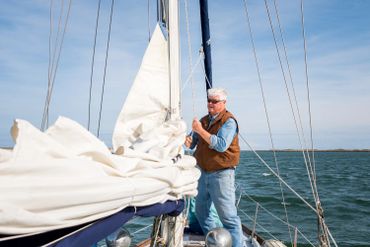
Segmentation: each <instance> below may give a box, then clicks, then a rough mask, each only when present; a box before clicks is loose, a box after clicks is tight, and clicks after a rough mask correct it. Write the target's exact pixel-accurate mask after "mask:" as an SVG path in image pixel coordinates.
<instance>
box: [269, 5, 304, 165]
mask: <svg viewBox="0 0 370 247" xmlns="http://www.w3.org/2000/svg"><path fill="white" fill-rule="evenodd" d="M273 3H274V9H275V14H276V19H277V22H278V27H279V33H280V39H281V44H282V46H283V51H284V58H285V62H286V65H287V70H288V75H289V81H290V85H291V88H292V94H293V96H294V97H293V99H294V106H295V108H296V111H297V118H298V120H299V122H298V123H297V120H296V116H295V112H294V110H293V107H292V104H291V103H290V105H291V110H292V113H293V118H294V124H295V127H296V131H297V135H298V139H299V143H300V146H301V149H302V154H303V159H304V162H305V165H306V166H307V165H308V164H307V161H308V162H309V163H310V164H311V159H310V156H309V153H308V148H307V143H306V138H305V135H304V131H303V124H302V118H301V114H300V110H299V106H298V100H297V96H296V95H297V94H296V92H295V87H294V83H293V77H292V72H291V69H290V63H289V59H288V53H287V49H286V46H285V41H284V36H283V29H282V27H281V23H280V15H279V11H278V7H277V4H276V0H274V2H273ZM286 89H287V90H288V87H287V85H286ZM289 99H290V97H289ZM289 102H290V101H289ZM298 126H299V127H300V130H299V128H298ZM301 135H302V136H301ZM302 140H303V143H302Z"/></svg>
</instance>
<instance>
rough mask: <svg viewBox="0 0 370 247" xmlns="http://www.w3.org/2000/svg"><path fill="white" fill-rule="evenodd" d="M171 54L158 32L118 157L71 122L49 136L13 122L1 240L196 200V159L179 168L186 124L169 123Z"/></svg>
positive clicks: (123, 124) (60, 123)
mask: <svg viewBox="0 0 370 247" xmlns="http://www.w3.org/2000/svg"><path fill="white" fill-rule="evenodd" d="M166 49H167V48H166V40H165V39H164V37H163V34H162V32H161V30H160V28H158V27H157V28H156V31H155V32H154V34H153V37H152V40H151V42H150V44H149V46H148V49H147V51H146V53H145V56H144V59H143V62H142V66H141V68H140V70H139V73H138V75H137V77H136V79H135V82H134V84H133V86H132V89H131V91H130V93H129V96H128V97H127V100H126V103H125V105H124V107H123V110H122V112H121V114H120V116H119V117H118V120H117V124H116V127H115V131H114V136H113V143H114V150H115V151H116V150H117V151H119V152H116V153H114V154H112V153H111V151H110V149H109V148H108V147H107V146H106V145H105V144H104V143H103V142H101V141H100V140H99V139H98V138H96V137H95V136H94V135H93V134H91V133H90V132H89V131H87V130H86V129H85V128H84V127H83V126H81V125H79V124H78V123H77V122H75V121H73V120H71V119H68V118H66V117H59V118H58V119H57V121H56V122H55V124H54V125H53V126H51V127H50V128H49V129H48V130H46V131H45V132H41V131H40V130H38V129H37V128H35V127H34V126H33V125H32V124H30V123H29V122H27V121H25V120H20V119H17V120H15V123H14V125H13V127H12V137H13V139H14V141H15V143H16V144H15V146H14V148H13V150H12V151H9V150H1V149H0V195H1V196H0V234H28V233H37V232H45V231H50V230H54V229H60V228H65V227H70V226H74V225H79V224H83V223H86V222H90V221H93V220H96V219H100V218H103V217H106V216H108V215H112V214H114V213H116V212H118V211H120V210H122V209H123V208H126V207H128V206H146V205H151V204H154V203H159V202H165V201H167V200H177V199H179V198H181V197H183V196H184V195H191V196H193V195H196V193H197V190H196V188H197V180H198V178H199V176H200V172H199V170H198V169H197V168H196V167H195V160H194V158H193V157H190V156H186V155H182V158H181V159H179V161H178V162H176V163H174V160H175V159H174V157H177V158H178V157H179V154H180V155H181V154H182V144H183V142H184V137H185V124H184V122H183V121H181V120H171V121H167V118H166V114H167V110H166V106H167V105H168V100H169V94H168V74H167V73H168V61H167V54H166V52H167V51H166ZM166 87H167V89H166Z"/></svg>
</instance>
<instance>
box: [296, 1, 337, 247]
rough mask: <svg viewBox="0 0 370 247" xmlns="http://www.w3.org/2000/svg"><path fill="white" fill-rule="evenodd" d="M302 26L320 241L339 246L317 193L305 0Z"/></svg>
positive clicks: (313, 178) (312, 170)
mask: <svg viewBox="0 0 370 247" xmlns="http://www.w3.org/2000/svg"><path fill="white" fill-rule="evenodd" d="M301 25H302V39H303V48H304V62H305V76H306V88H307V90H306V91H307V101H308V102H307V103H308V114H309V125H310V141H311V153H312V162H313V169H312V168H311V173H312V180H313V184H314V186H315V192H316V197H317V200H316V207H317V209H318V211H319V212H320V213H319V214H318V221H319V224H320V225H321V229H322V231H323V234H324V236H323V237H324V238H320V236H319V239H320V241H323V242H325V243H326V244H328V245H329V247H330V241H329V236H330V238H331V239H332V241H333V243H334V245H335V246H337V243H336V241H335V239H334V238H333V236H332V235H331V233H330V231H329V228H328V227H327V225H326V223H325V220H324V216H323V214H322V213H323V210H322V208H321V205H320V199H319V193H318V191H317V184H316V168H315V167H316V165H315V152H314V148H313V147H314V145H313V127H312V113H311V99H310V84H309V78H308V62H307V44H306V31H305V25H304V9H303V0H301Z"/></svg>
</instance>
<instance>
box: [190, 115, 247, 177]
mask: <svg viewBox="0 0 370 247" xmlns="http://www.w3.org/2000/svg"><path fill="white" fill-rule="evenodd" d="M229 118H233V119H234V120H235V122H236V123H237V124H238V122H237V121H236V119H235V117H234V116H233V115H232V114H231V113H230V112H228V111H227V110H224V111H222V112H220V113H219V115H218V116H217V117H216V119H215V120H214V121H213V122H212V124H211V126H209V122H210V120H209V116H208V115H206V116H204V117H203V118H202V119H201V120H200V122H201V123H202V126H203V128H204V129H205V130H207V131H208V132H209V133H210V134H212V135H216V134H217V132H218V130H219V129H220V128H221V127H222V125H223V124H224V123H225V122H226V121H227V120H228V119H229ZM237 132H238V128H237ZM208 146H209V144H208V143H207V142H206V141H205V140H203V139H202V137H201V136H199V140H198V144H197V149H196V150H195V152H194V156H195V158H196V159H197V163H198V165H199V166H200V167H201V168H202V169H203V170H205V171H207V172H212V171H218V170H222V169H226V168H230V167H235V166H237V165H238V164H239V157H240V147H239V138H238V134H236V135H235V137H234V139H233V141H232V142H231V144H230V146H229V148H228V149H227V150H226V151H225V152H218V151H216V150H214V149H210V148H209V147H208Z"/></svg>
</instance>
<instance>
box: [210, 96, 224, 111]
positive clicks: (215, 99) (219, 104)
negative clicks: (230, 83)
mask: <svg viewBox="0 0 370 247" xmlns="http://www.w3.org/2000/svg"><path fill="white" fill-rule="evenodd" d="M225 104H226V101H225V100H220V97H219V96H210V97H208V103H207V108H208V112H209V113H210V114H211V115H212V116H214V115H216V114H218V113H220V112H222V111H223V110H224V109H225Z"/></svg>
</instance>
